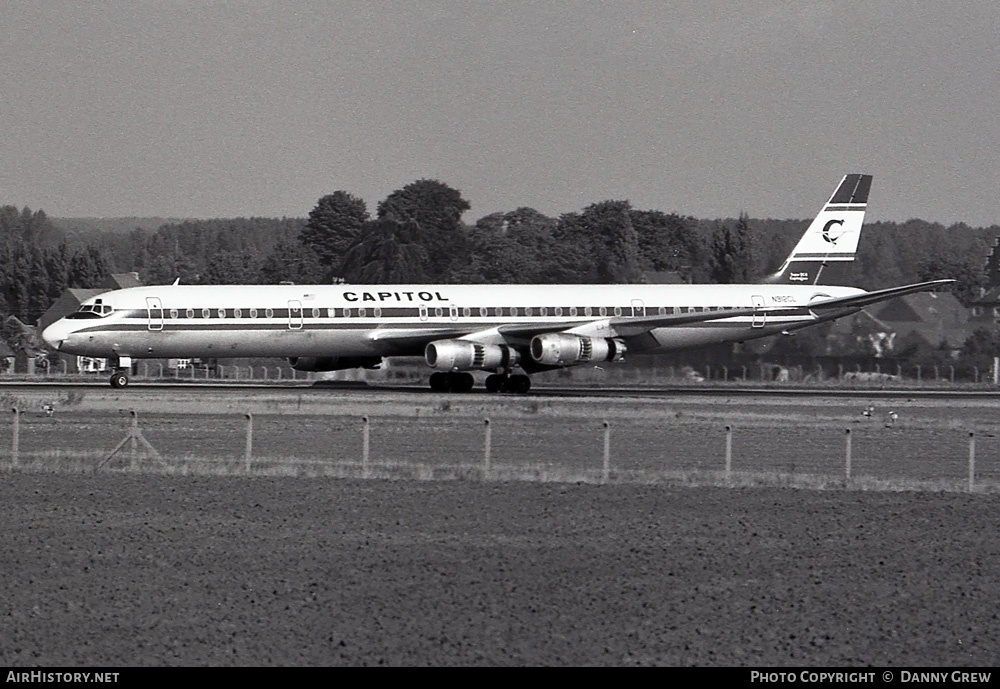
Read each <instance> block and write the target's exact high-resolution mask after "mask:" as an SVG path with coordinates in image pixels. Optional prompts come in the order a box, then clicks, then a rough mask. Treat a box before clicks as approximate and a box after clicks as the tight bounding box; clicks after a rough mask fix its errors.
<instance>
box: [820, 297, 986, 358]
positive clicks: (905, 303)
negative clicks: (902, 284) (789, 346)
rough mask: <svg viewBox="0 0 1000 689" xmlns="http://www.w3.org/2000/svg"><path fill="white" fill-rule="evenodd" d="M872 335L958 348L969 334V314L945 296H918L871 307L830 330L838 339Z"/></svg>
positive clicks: (839, 320)
mask: <svg viewBox="0 0 1000 689" xmlns="http://www.w3.org/2000/svg"><path fill="white" fill-rule="evenodd" d="M873 331H876V332H884V333H891V334H894V335H895V336H896V341H897V342H902V341H903V340H904V339H912V338H914V337H916V338H920V339H922V340H924V341H925V342H927V343H928V344H929V345H931V346H935V347H936V346H937V345H939V344H941V343H942V342H946V343H947V344H948V346H950V347H960V346H962V344H964V343H965V340H966V339H967V338H968V336H969V334H970V328H969V310H968V309H966V308H965V307H964V306H962V303H961V302H960V301H958V299H956V298H955V296H954V295H953V294H950V293H948V292H921V293H918V294H908V295H906V296H903V297H897V298H896V299H893V300H891V301H888V302H885V303H883V304H877V305H874V306H870V307H868V308H867V309H865V310H863V311H861V312H860V313H858V314H856V315H854V316H850V317H847V318H841V319H838V320H837V321H836V323H835V324H834V325H833V326H832V328H831V333H832V334H838V335H840V336H843V335H846V334H848V333H854V334H855V335H859V334H861V333H868V332H873Z"/></svg>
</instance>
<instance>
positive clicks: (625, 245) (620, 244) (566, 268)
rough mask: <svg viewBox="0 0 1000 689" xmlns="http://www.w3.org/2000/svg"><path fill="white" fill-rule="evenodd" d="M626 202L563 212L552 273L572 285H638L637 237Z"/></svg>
mask: <svg viewBox="0 0 1000 689" xmlns="http://www.w3.org/2000/svg"><path fill="white" fill-rule="evenodd" d="M631 212H632V206H631V204H630V203H629V202H628V201H602V202H600V203H595V204H592V205H590V206H587V207H586V208H584V209H583V212H581V213H567V214H565V215H563V216H562V217H561V218H560V219H559V227H558V229H557V230H556V232H555V237H556V241H557V242H558V244H559V248H558V254H559V256H558V259H557V261H556V262H555V265H554V266H553V272H554V273H556V274H557V275H559V276H560V277H561V278H563V279H565V278H570V279H569V280H568V281H572V282H603V283H628V282H639V281H640V280H641V279H642V270H641V268H640V265H639V238H638V235H637V234H636V232H635V227H633V226H632V218H631Z"/></svg>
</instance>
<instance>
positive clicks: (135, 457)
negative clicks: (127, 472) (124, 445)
mask: <svg viewBox="0 0 1000 689" xmlns="http://www.w3.org/2000/svg"><path fill="white" fill-rule="evenodd" d="M129 416H131V417H132V431H131V433H129V449H130V450H131V451H132V457H131V459H130V460H129V468H130V469H133V470H134V469H135V468H136V467H138V466H139V443H138V438H139V415H138V414H136V413H135V410H134V409H133V410H132V411H130V412H129Z"/></svg>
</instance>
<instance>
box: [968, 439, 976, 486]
mask: <svg viewBox="0 0 1000 689" xmlns="http://www.w3.org/2000/svg"><path fill="white" fill-rule="evenodd" d="M975 480H976V434H975V432H974V431H969V492H970V493H971V492H972V491H973V488H974V487H975Z"/></svg>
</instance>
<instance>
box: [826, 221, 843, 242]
mask: <svg viewBox="0 0 1000 689" xmlns="http://www.w3.org/2000/svg"><path fill="white" fill-rule="evenodd" d="M843 224H844V221H843V220H831V221H830V222H828V223H827V224H826V225H824V226H823V239H825V240H826V241H828V242H830V243H831V244H836V243H837V240H838V239H840V238H841V237H842V236H843V233H841V234H839V235H837V236H836V237H831V236H830V228H831V227H833V226H834V225H843Z"/></svg>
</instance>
